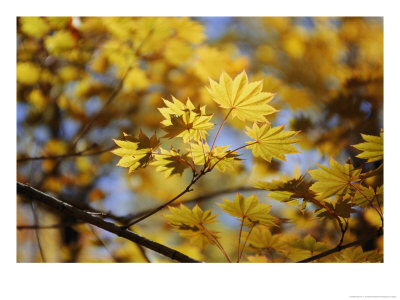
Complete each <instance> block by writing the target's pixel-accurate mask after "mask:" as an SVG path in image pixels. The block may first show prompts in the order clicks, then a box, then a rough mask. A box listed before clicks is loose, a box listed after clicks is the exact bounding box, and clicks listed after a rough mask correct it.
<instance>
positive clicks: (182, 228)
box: [164, 204, 218, 248]
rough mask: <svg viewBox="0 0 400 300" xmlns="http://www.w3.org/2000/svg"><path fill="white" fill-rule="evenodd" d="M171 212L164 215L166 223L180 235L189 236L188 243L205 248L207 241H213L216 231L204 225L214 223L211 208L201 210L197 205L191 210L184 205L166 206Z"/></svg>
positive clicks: (215, 237) (214, 216)
mask: <svg viewBox="0 0 400 300" xmlns="http://www.w3.org/2000/svg"><path fill="white" fill-rule="evenodd" d="M168 208H169V210H170V212H171V214H170V215H164V217H165V218H166V219H167V220H168V223H169V224H170V225H172V226H173V227H174V230H175V231H178V232H179V233H180V235H181V236H182V237H185V238H189V240H190V243H191V244H193V245H198V246H200V247H202V248H205V247H206V246H207V244H208V243H210V242H211V243H214V241H215V239H217V238H218V237H217V232H215V231H212V230H209V229H207V228H206V227H205V226H204V225H207V224H213V223H216V222H217V220H215V218H216V216H217V215H213V214H212V210H211V209H209V210H207V211H203V210H202V209H201V208H200V207H199V206H198V205H196V206H195V207H194V208H193V209H192V210H190V209H189V208H187V207H186V206H185V205H183V204H180V206H179V207H171V206H169V207H168Z"/></svg>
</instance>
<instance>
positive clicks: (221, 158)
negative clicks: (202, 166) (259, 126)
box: [210, 141, 258, 170]
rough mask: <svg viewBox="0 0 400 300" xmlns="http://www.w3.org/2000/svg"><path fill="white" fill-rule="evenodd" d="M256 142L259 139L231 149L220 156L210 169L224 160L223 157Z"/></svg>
mask: <svg viewBox="0 0 400 300" xmlns="http://www.w3.org/2000/svg"><path fill="white" fill-rule="evenodd" d="M254 144H258V141H255V142H254V143H250V144H247V145H243V146H241V147H238V148H236V149H233V150H229V151H228V152H227V153H226V154H225V155H224V156H222V157H220V158H219V159H218V160H217V161H216V162H215V164H214V165H213V166H212V167H211V168H210V170H212V169H214V167H215V166H216V165H217V163H219V162H220V161H221V160H223V159H224V158H225V157H227V156H228V155H229V154H231V153H233V152H235V151H238V150H240V149H242V148H244V147H247V146H251V145H254ZM210 153H211V152H210Z"/></svg>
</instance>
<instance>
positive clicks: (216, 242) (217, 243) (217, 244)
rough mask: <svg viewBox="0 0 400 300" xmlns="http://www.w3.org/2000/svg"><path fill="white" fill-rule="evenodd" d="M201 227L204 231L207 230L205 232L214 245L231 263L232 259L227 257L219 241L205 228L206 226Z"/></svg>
mask: <svg viewBox="0 0 400 300" xmlns="http://www.w3.org/2000/svg"><path fill="white" fill-rule="evenodd" d="M201 228H203V230H204V231H205V232H207V234H208V235H209V236H210V237H212V238H213V240H214V242H215V245H216V246H217V247H218V248H219V249H220V250H221V252H222V254H223V255H224V256H225V258H226V259H227V260H228V261H229V262H230V263H231V262H232V260H231V258H230V257H229V255H228V253H226V251H225V249H224V247H222V245H221V243H220V242H219V241H218V239H217V238H216V237H215V236H214V235H213V234H212V233H211V232H210V231H209V230H208V229H207V227H205V226H204V225H201Z"/></svg>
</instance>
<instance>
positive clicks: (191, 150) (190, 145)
mask: <svg viewBox="0 0 400 300" xmlns="http://www.w3.org/2000/svg"><path fill="white" fill-rule="evenodd" d="M188 132H189V147H190V153H191V154H192V161H193V166H195V162H194V155H193V149H192V143H191V142H190V140H191V137H190V129H189V130H188Z"/></svg>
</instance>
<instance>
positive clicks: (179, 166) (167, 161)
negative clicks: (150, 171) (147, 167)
mask: <svg viewBox="0 0 400 300" xmlns="http://www.w3.org/2000/svg"><path fill="white" fill-rule="evenodd" d="M160 151H161V153H160V154H159V155H157V154H156V155H154V157H155V161H154V162H152V165H154V166H157V169H156V171H157V172H164V173H165V177H169V176H171V175H175V174H177V175H182V173H183V171H184V170H185V169H186V168H189V163H187V161H188V153H184V154H180V153H179V151H175V150H174V149H171V151H167V150H164V149H162V148H160Z"/></svg>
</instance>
